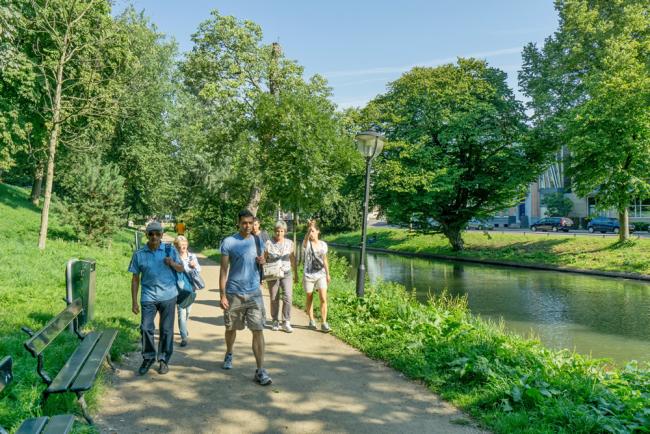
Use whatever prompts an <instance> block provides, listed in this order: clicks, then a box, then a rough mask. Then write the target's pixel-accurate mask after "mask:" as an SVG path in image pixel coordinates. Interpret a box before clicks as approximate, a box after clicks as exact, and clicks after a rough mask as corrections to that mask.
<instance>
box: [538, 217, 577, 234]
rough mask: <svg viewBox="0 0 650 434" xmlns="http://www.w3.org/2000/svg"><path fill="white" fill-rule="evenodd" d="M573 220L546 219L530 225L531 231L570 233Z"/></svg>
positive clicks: (560, 218) (561, 218) (563, 218)
mask: <svg viewBox="0 0 650 434" xmlns="http://www.w3.org/2000/svg"><path fill="white" fill-rule="evenodd" d="M571 226H573V220H571V219H570V218H566V217H546V218H543V219H541V220H538V221H536V222H535V223H533V224H532V225H530V230H531V231H533V232H534V231H553V232H557V231H564V232H569V229H571Z"/></svg>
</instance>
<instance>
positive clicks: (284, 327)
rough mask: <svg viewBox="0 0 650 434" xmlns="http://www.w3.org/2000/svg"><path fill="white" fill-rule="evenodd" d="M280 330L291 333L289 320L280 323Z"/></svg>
mask: <svg viewBox="0 0 650 434" xmlns="http://www.w3.org/2000/svg"><path fill="white" fill-rule="evenodd" d="M282 330H284V331H285V332H287V333H293V328H292V327H291V323H290V322H289V321H285V322H284V324H283V325H282Z"/></svg>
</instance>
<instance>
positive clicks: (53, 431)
mask: <svg viewBox="0 0 650 434" xmlns="http://www.w3.org/2000/svg"><path fill="white" fill-rule="evenodd" d="M73 424H74V416H73V415H71V414H60V415H58V416H52V417H51V418H50V421H49V422H48V423H47V426H46V427H45V430H44V431H43V432H42V434H67V433H69V432H70V430H71V429H72V425H73Z"/></svg>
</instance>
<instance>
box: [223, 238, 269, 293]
mask: <svg viewBox="0 0 650 434" xmlns="http://www.w3.org/2000/svg"><path fill="white" fill-rule="evenodd" d="M258 239H259V238H258ZM259 247H260V251H261V252H264V250H265V246H264V243H263V242H262V240H261V239H260V241H259ZM221 254H222V255H223V256H228V257H229V258H230V268H229V270H228V282H227V283H226V293H228V294H239V295H250V294H252V293H253V292H257V291H259V290H260V268H259V265H258V264H257V261H256V258H257V248H256V247H255V238H254V237H253V235H252V234H251V235H249V236H248V237H247V238H244V237H242V236H241V235H240V234H239V233H236V234H235V235H231V236H229V237H228V238H226V239H225V240H223V243H221Z"/></svg>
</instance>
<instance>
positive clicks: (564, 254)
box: [325, 229, 650, 274]
mask: <svg viewBox="0 0 650 434" xmlns="http://www.w3.org/2000/svg"><path fill="white" fill-rule="evenodd" d="M368 238H369V240H370V242H369V244H368V246H369V247H376V248H382V249H389V250H393V251H396V252H409V253H425V254H434V255H446V256H453V257H463V258H478V259H490V260H499V261H508V262H515V263H520V264H544V265H554V266H560V267H567V268H580V269H588V270H601V271H618V272H626V273H635V274H650V239H637V240H634V241H630V242H628V243H625V244H620V243H618V242H617V241H618V240H617V239H616V238H610V237H606V238H603V237H598V236H575V237H572V236H565V235H551V234H523V233H490V232H488V235H485V234H484V233H483V232H478V231H476V232H475V231H469V232H465V233H464V234H463V238H464V240H465V250H463V251H461V252H454V251H452V250H451V247H450V246H449V242H448V241H447V239H446V238H444V237H443V236H442V235H424V234H413V233H410V232H408V231H407V230H403V229H373V230H370V231H369V235H368ZM325 239H326V240H327V241H329V242H334V243H339V244H346V245H350V246H357V245H359V242H360V239H361V235H360V232H349V233H345V234H339V235H332V236H328V237H325Z"/></svg>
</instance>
